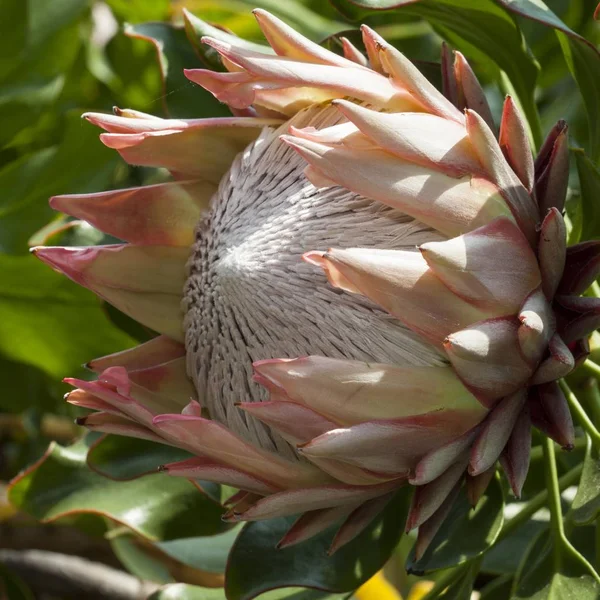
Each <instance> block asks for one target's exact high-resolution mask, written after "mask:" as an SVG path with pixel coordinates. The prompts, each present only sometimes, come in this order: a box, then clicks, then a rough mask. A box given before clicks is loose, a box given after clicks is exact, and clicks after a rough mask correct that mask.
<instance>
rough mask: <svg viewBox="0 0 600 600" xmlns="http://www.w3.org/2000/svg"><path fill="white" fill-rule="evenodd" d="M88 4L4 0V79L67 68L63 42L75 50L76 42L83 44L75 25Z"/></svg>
mask: <svg viewBox="0 0 600 600" xmlns="http://www.w3.org/2000/svg"><path fill="white" fill-rule="evenodd" d="M88 5H89V2H88V0H53V1H52V2H48V1H47V0H3V2H2V20H1V21H0V79H1V78H5V77H8V76H9V75H10V76H11V78H14V79H16V78H21V79H22V78H29V77H31V75H36V74H41V75H44V76H48V75H49V74H50V72H52V73H54V74H56V73H58V72H60V71H62V70H64V69H65V68H66V64H64V63H63V62H62V61H61V60H60V59H61V55H62V54H63V53H64V48H61V46H64V45H66V46H68V47H69V49H68V52H69V54H72V48H73V45H72V44H73V43H74V44H75V47H76V46H78V45H79V40H78V37H77V35H73V34H74V33H76V31H75V30H74V26H76V21H77V19H78V18H79V17H80V16H81V15H82V14H83V12H84V11H85V10H86V8H87V7H88ZM49 50H50V51H51V52H50V53H49ZM75 52H76V51H75ZM74 57H75V56H74V55H73V56H72V58H74ZM67 64H70V61H67Z"/></svg>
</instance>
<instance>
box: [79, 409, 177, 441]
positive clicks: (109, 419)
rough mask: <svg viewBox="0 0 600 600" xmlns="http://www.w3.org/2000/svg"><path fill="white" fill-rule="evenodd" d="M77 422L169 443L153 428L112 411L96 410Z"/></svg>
mask: <svg viewBox="0 0 600 600" xmlns="http://www.w3.org/2000/svg"><path fill="white" fill-rule="evenodd" d="M76 422H77V424H78V425H81V426H82V427H85V428H87V429H89V430H90V431H99V432H102V433H112V434H115V435H124V436H127V437H132V438H137V439H140V440H149V441H151V442H158V443H159V444H168V442H167V441H165V440H164V439H163V438H161V437H160V436H158V435H156V433H154V432H153V431H152V430H151V429H148V428H147V427H144V426H143V425H140V424H139V423H136V422H135V421H132V420H131V419H128V418H126V417H121V416H117V415H114V414H112V413H105V412H95V413H92V414H91V415H87V416H85V417H78V418H77V420H76Z"/></svg>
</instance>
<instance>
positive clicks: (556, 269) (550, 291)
mask: <svg viewBox="0 0 600 600" xmlns="http://www.w3.org/2000/svg"><path fill="white" fill-rule="evenodd" d="M566 257H567V229H566V226H565V221H564V219H563V216H562V215H561V214H560V212H559V211H558V210H557V209H556V208H551V209H550V211H549V212H548V214H547V215H546V217H545V219H544V220H543V222H542V228H541V230H540V241H539V245H538V258H539V261H540V270H541V272H542V282H543V284H542V287H543V290H544V293H545V294H546V298H548V300H552V298H554V294H555V293H556V290H557V289H558V285H559V283H560V280H561V277H562V275H563V272H564V270H565V263H566Z"/></svg>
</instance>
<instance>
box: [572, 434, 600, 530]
mask: <svg viewBox="0 0 600 600" xmlns="http://www.w3.org/2000/svg"><path fill="white" fill-rule="evenodd" d="M571 509H572V510H571V516H572V518H573V521H574V522H575V523H577V524H578V525H585V524H588V523H592V522H593V521H594V520H596V519H597V518H598V515H599V514H600V455H599V453H598V449H597V448H596V447H595V446H593V445H592V444H591V442H590V440H589V438H588V447H587V452H586V455H585V460H584V461H583V472H582V473H581V480H580V481H579V487H578V488H577V494H576V496H575V498H574V499H573V504H572V506H571Z"/></svg>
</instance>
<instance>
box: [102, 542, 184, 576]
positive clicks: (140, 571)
mask: <svg viewBox="0 0 600 600" xmlns="http://www.w3.org/2000/svg"><path fill="white" fill-rule="evenodd" d="M110 545H111V548H112V549H113V552H114V553H115V555H116V557H117V558H118V559H119V561H120V562H121V564H122V565H123V566H124V567H125V568H126V569H127V570H128V571H129V572H130V573H131V574H132V575H135V576H136V577H137V578H138V579H141V580H148V581H155V582H156V583H161V584H165V583H173V582H174V581H175V580H174V579H173V576H172V575H171V573H169V570H168V569H167V567H165V565H163V564H162V563H161V562H160V561H158V560H156V559H155V558H152V557H151V556H150V555H149V554H148V553H146V552H144V551H143V550H142V549H141V548H139V546H137V545H136V544H135V538H133V537H132V536H129V535H119V536H117V537H112V538H111V539H110Z"/></svg>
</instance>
